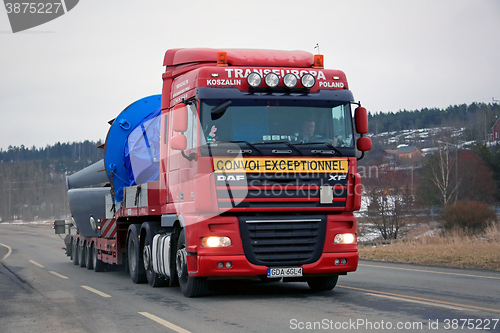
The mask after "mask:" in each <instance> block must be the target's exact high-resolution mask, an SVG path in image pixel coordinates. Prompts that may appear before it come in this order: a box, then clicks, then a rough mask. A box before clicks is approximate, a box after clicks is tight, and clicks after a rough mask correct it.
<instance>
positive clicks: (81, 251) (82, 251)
mask: <svg viewBox="0 0 500 333" xmlns="http://www.w3.org/2000/svg"><path fill="white" fill-rule="evenodd" d="M85 246H86V245H85V242H83V243H82V242H80V243H78V259H79V261H80V267H85Z"/></svg>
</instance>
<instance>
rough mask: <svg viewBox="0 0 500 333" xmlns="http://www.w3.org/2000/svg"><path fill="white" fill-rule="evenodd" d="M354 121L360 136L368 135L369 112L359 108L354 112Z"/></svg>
mask: <svg viewBox="0 0 500 333" xmlns="http://www.w3.org/2000/svg"><path fill="white" fill-rule="evenodd" d="M354 119H355V122H356V132H358V133H359V134H366V133H368V112H367V111H366V109H365V108H364V107H362V106H358V107H357V108H356V110H354ZM368 150H369V149H368Z"/></svg>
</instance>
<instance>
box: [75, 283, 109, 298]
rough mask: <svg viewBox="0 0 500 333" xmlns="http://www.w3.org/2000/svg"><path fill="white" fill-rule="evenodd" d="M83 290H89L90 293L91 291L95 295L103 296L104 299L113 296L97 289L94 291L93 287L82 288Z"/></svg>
mask: <svg viewBox="0 0 500 333" xmlns="http://www.w3.org/2000/svg"><path fill="white" fill-rule="evenodd" d="M81 287H82V288H83V289H87V290H88V291H91V292H93V293H94V294H97V295H99V296H102V297H111V295H108V294H106V293H103V292H102V291H99V290H97V289H94V288H92V287H89V286H81Z"/></svg>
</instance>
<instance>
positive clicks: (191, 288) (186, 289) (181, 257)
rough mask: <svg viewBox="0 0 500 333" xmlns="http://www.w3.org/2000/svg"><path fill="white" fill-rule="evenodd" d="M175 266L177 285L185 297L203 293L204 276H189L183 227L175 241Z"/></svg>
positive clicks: (205, 286) (205, 280)
mask: <svg viewBox="0 0 500 333" xmlns="http://www.w3.org/2000/svg"><path fill="white" fill-rule="evenodd" d="M175 268H176V271H177V277H178V279H179V286H180V287H181V291H182V293H183V294H184V296H186V297H198V296H202V295H203V294H205V292H206V290H207V288H208V282H207V279H206V278H202V277H192V276H189V273H188V269H187V250H186V234H185V233H184V229H183V230H182V231H181V233H180V235H179V240H178V241H177V252H176V255H175Z"/></svg>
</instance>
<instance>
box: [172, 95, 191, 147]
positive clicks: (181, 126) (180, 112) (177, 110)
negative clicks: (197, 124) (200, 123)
mask: <svg viewBox="0 0 500 333" xmlns="http://www.w3.org/2000/svg"><path fill="white" fill-rule="evenodd" d="M172 112H173V115H174V123H173V125H174V131H176V132H181V133H182V132H186V131H187V123H188V110H187V106H186V104H184V103H180V104H177V105H176V106H174V108H173V110H172ZM172 139H173V138H172Z"/></svg>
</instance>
